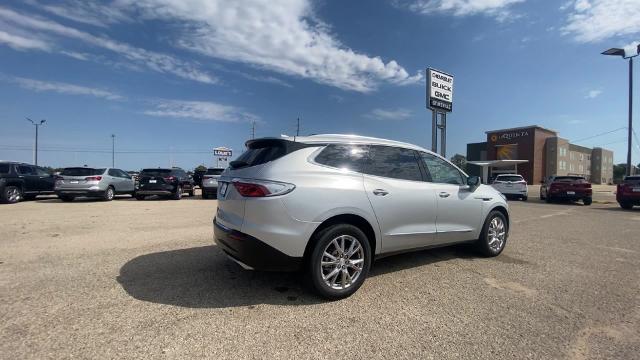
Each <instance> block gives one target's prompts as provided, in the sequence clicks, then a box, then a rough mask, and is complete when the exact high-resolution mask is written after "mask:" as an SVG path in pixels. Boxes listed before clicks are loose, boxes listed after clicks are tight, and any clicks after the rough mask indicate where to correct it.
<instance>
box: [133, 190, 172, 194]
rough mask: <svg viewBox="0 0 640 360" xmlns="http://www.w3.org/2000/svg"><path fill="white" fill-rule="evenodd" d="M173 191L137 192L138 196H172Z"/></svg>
mask: <svg viewBox="0 0 640 360" xmlns="http://www.w3.org/2000/svg"><path fill="white" fill-rule="evenodd" d="M171 194H173V191H169V190H136V195H171Z"/></svg>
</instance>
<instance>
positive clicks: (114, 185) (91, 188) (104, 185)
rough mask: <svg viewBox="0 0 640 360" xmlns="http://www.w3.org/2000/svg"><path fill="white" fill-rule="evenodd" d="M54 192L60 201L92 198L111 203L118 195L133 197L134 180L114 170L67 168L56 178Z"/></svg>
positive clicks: (124, 173) (118, 170)
mask: <svg viewBox="0 0 640 360" xmlns="http://www.w3.org/2000/svg"><path fill="white" fill-rule="evenodd" d="M55 192H56V194H57V195H58V197H59V198H60V199H61V200H62V201H73V199H75V198H76V197H82V196H84V197H93V198H100V199H103V200H106V201H111V200H113V198H114V197H115V196H116V195H118V194H127V195H131V196H133V195H134V192H135V187H134V180H133V179H132V178H131V176H130V175H129V174H127V173H126V172H125V171H122V170H120V169H115V168H108V167H107V168H90V167H68V168H64V169H63V170H62V171H61V172H60V175H58V176H56V183H55Z"/></svg>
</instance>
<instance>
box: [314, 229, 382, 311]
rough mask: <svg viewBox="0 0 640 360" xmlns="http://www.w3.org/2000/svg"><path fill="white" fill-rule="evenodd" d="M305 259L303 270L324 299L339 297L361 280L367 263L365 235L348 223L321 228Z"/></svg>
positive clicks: (369, 250)
mask: <svg viewBox="0 0 640 360" xmlns="http://www.w3.org/2000/svg"><path fill="white" fill-rule="evenodd" d="M316 239H317V240H316V242H315V244H314V246H313V249H312V251H311V255H310V256H309V259H308V261H307V274H308V276H309V277H310V283H311V285H312V286H313V288H314V290H315V291H316V292H317V293H318V294H320V295H321V296H323V297H325V298H328V299H342V298H345V297H348V296H350V295H351V294H353V293H355V292H356V291H357V290H358V288H360V286H361V285H362V284H363V283H364V280H365V278H366V277H367V274H368V273H369V267H370V266H371V247H370V246H369V241H368V240H367V236H366V235H365V234H364V233H363V232H362V230H360V229H359V228H357V227H355V226H353V225H350V224H336V225H332V226H330V227H328V228H326V229H324V230H322V231H321V232H320V233H319V234H318V235H317V237H316Z"/></svg>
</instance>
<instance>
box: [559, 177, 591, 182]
mask: <svg viewBox="0 0 640 360" xmlns="http://www.w3.org/2000/svg"><path fill="white" fill-rule="evenodd" d="M553 181H557V182H574V181H575V182H586V180H585V179H584V178H583V177H582V176H556V177H555V178H554V179H553Z"/></svg>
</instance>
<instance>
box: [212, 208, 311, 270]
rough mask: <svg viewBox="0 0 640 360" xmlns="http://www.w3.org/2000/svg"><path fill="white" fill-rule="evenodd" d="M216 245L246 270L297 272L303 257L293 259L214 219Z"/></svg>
mask: <svg viewBox="0 0 640 360" xmlns="http://www.w3.org/2000/svg"><path fill="white" fill-rule="evenodd" d="M213 234H214V240H215V242H216V244H218V246H219V247H220V248H221V249H222V251H224V252H225V253H226V254H227V255H228V256H229V257H231V258H232V259H233V260H235V261H236V262H239V263H240V265H243V267H245V268H251V269H255V270H264V271H297V270H299V269H300V268H301V266H302V258H301V257H292V256H288V255H286V254H284V253H283V252H281V251H278V250H276V249H275V248H273V247H271V246H269V245H267V244H266V243H264V242H262V241H260V240H259V239H256V238H254V237H253V236H250V235H247V234H245V233H243V232H240V231H237V230H233V229H229V228H227V227H225V226H224V225H221V224H219V223H218V222H217V221H216V219H215V218H214V219H213Z"/></svg>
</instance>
